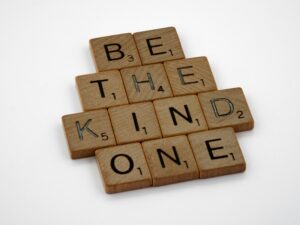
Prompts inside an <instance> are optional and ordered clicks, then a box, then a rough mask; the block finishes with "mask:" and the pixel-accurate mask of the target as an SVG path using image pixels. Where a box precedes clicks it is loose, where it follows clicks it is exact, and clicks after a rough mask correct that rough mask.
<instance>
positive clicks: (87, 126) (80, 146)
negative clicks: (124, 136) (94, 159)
mask: <svg viewBox="0 0 300 225" xmlns="http://www.w3.org/2000/svg"><path fill="white" fill-rule="evenodd" d="M62 121H63V125H64V129H65V134H66V137H67V141H68V146H69V151H70V154H71V157H72V159H78V158H83V157H88V156H94V155H95V150H96V149H98V148H102V147H107V146H112V145H115V144H116V141H115V137H114V134H113V130H112V127H111V124H110V120H109V116H108V112H107V110H106V109H101V110H96V111H90V112H84V113H76V114H70V115H65V116H63V117H62Z"/></svg>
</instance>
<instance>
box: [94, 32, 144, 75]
mask: <svg viewBox="0 0 300 225" xmlns="http://www.w3.org/2000/svg"><path fill="white" fill-rule="evenodd" d="M90 47H91V51H92V55H93V59H94V62H95V65H96V68H97V71H104V70H113V69H121V68H125V67H130V66H139V65H141V60H140V57H139V54H138V51H137V48H136V45H135V42H134V39H133V36H132V34H130V33H126V34H118V35H112V36H106V37H100V38H94V39H91V40H90Z"/></svg>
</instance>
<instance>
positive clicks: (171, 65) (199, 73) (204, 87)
mask: <svg viewBox="0 0 300 225" xmlns="http://www.w3.org/2000/svg"><path fill="white" fill-rule="evenodd" d="M164 66H165V69H166V72H167V75H168V78H169V80H170V84H171V87H172V91H173V93H174V95H175V96H178V95H186V94H196V93H201V92H207V91H214V90H217V85H216V82H215V79H214V76H213V74H212V71H211V69H210V66H209V63H208V60H207V58H206V57H196V58H189V59H180V60H173V61H168V62H165V63H164Z"/></svg>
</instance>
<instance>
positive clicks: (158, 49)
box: [133, 27, 184, 64]
mask: <svg viewBox="0 0 300 225" xmlns="http://www.w3.org/2000/svg"><path fill="white" fill-rule="evenodd" d="M133 36H134V39H135V42H136V45H137V48H138V51H139V53H140V56H141V60H142V63H143V64H151V63H158V62H163V61H168V60H174V59H183V58H184V53H183V50H182V47H181V44H180V41H179V38H178V35H177V32H176V29H175V28H174V27H166V28H161V29H156V30H148V31H142V32H137V33H134V34H133Z"/></svg>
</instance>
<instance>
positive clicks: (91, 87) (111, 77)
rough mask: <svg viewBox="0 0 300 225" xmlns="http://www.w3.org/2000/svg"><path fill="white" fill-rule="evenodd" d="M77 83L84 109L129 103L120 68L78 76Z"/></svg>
mask: <svg viewBox="0 0 300 225" xmlns="http://www.w3.org/2000/svg"><path fill="white" fill-rule="evenodd" d="M76 83H77V89H78V92H79V96H80V99H81V105H82V107H83V110H84V111H90V110H95V109H101V108H107V107H110V106H116V105H123V104H128V100H127V96H126V91H125V88H124V85H123V81H122V78H121V74H120V72H119V71H118V70H111V71H106V72H100V73H95V74H88V75H81V76H77V77H76Z"/></svg>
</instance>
